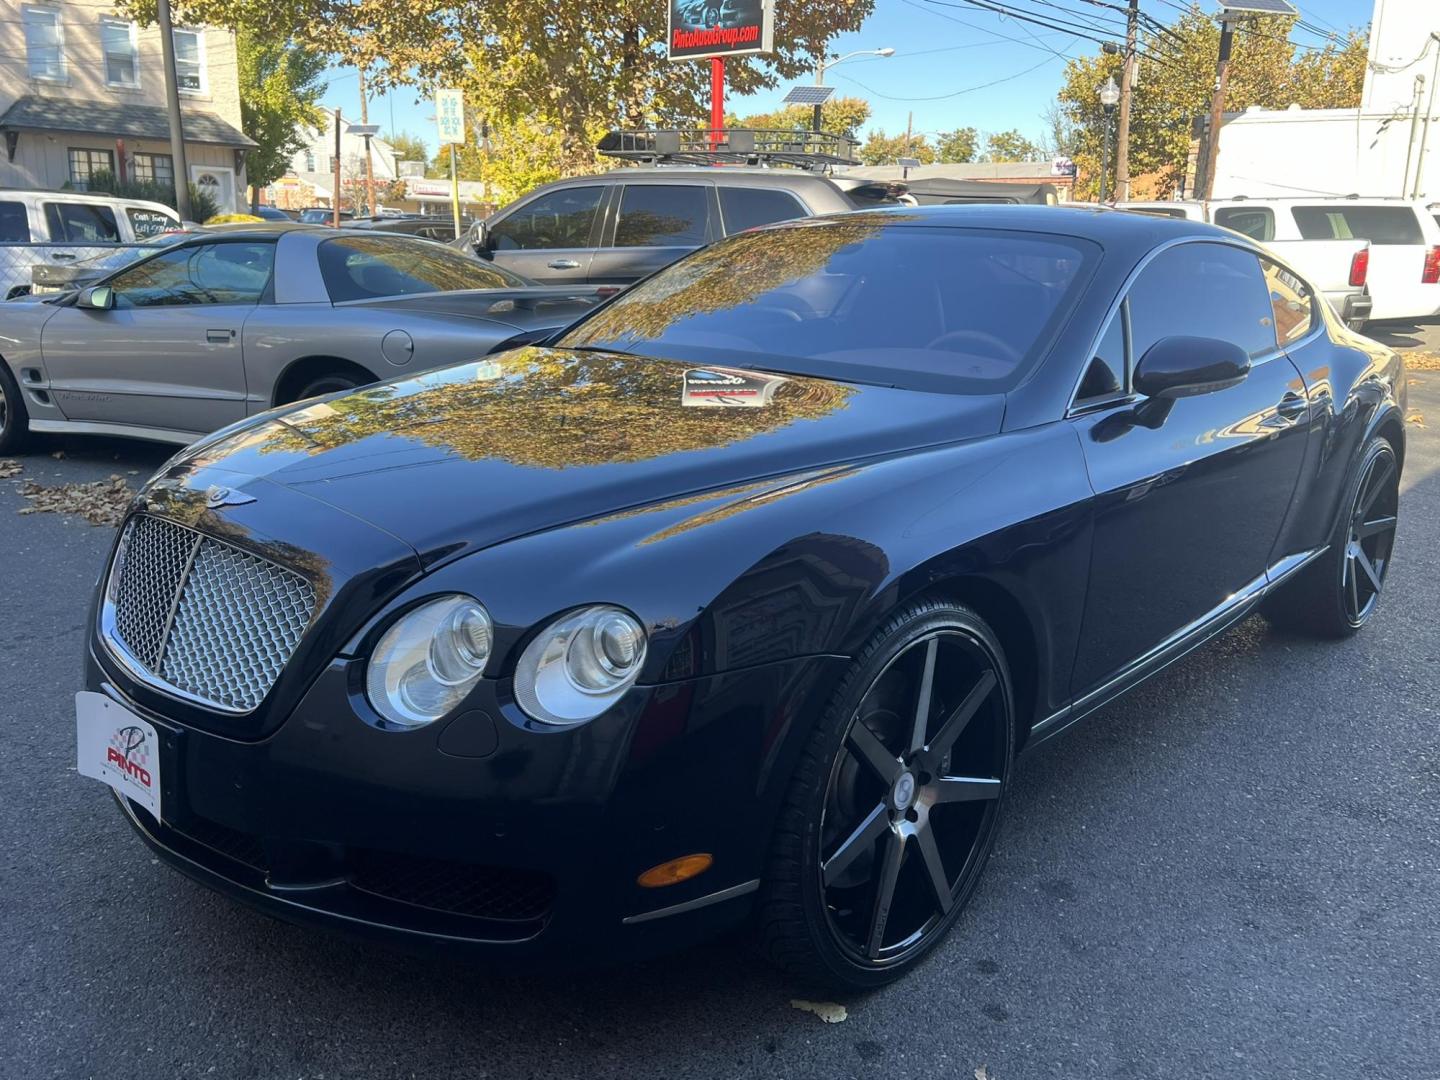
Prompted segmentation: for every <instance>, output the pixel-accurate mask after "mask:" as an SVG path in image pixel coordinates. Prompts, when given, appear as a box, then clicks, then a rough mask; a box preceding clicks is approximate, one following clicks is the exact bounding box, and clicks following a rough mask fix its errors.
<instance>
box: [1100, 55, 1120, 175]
mask: <svg viewBox="0 0 1440 1080" xmlns="http://www.w3.org/2000/svg"><path fill="white" fill-rule="evenodd" d="M1119 102H1120V88H1119V87H1118V86H1116V85H1115V79H1114V77H1113V76H1112V77H1110V78H1108V79H1106V80H1105V85H1104V86H1102V87H1101V88H1100V108H1101V109H1102V110H1103V113H1104V117H1105V120H1104V124H1105V137H1104V140H1103V141H1102V142H1101V146H1100V201H1101V202H1102V203H1103V202H1105V200H1106V196H1107V195H1108V190H1107V186H1106V182H1107V180H1108V179H1109V174H1110V117H1111V115H1112V114H1113V113H1114V112H1115V106H1116V105H1117V104H1119Z"/></svg>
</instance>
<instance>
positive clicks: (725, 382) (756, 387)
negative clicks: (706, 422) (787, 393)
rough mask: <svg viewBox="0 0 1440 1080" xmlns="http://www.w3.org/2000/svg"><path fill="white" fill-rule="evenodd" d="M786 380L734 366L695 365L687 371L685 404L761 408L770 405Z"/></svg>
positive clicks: (682, 398) (683, 399) (682, 400)
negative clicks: (701, 366)
mask: <svg viewBox="0 0 1440 1080" xmlns="http://www.w3.org/2000/svg"><path fill="white" fill-rule="evenodd" d="M785 381H786V380H785V379H782V378H780V377H779V376H778V375H757V374H756V373H755V372H753V371H736V370H734V369H733V368H691V369H690V370H689V371H687V372H685V391H684V394H683V396H682V397H681V401H680V403H681V404H682V405H697V406H720V407H722V408H726V407H728V408H742V409H743V408H752V409H754V408H759V407H760V406H762V405H769V404H770V399H771V398H773V397H774V396H775V391H776V390H777V389H778V388H779V387H780V385H781V384H782V383H784V382H785Z"/></svg>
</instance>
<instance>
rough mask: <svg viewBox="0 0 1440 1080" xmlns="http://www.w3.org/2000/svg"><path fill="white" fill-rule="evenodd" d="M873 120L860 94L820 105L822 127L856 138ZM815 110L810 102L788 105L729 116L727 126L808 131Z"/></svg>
mask: <svg viewBox="0 0 1440 1080" xmlns="http://www.w3.org/2000/svg"><path fill="white" fill-rule="evenodd" d="M869 119H870V103H869V102H868V101H866V100H865V99H864V98H858V97H832V98H831V99H830V100H829V101H827V102H825V104H824V105H822V106H820V127H821V130H823V131H827V132H830V133H831V134H833V135H847V136H849V137H850V138H852V139H853V138H855V137H856V136H857V135H858V134H859V132H860V128H861V126H862V125H863V124H864V123H865V121H866V120H869ZM814 123H815V110H814V108H813V107H812V106H810V105H786V106H785V107H784V108H780V109H776V110H774V111H773V112H766V113H751V114H749V115H748V116H738V117H737V116H726V117H725V126H726V127H740V128H760V129H766V128H768V129H771V130H775V131H809V130H811V128H812V127H814Z"/></svg>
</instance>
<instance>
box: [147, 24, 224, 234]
mask: <svg viewBox="0 0 1440 1080" xmlns="http://www.w3.org/2000/svg"><path fill="white" fill-rule="evenodd" d="M155 21H156V22H158V23H159V24H160V58H161V61H162V62H163V63H164V65H165V110H166V112H168V113H169V114H170V159H171V165H172V171H173V172H174V173H175V210H176V211H177V212H178V213H179V215H180V220H181V221H194V220H195V218H194V213H195V211H194V208H193V207H192V206H191V205H190V169H189V168H188V167H187V166H186V164H185V129H184V127H183V125H182V124H181V120H180V84H179V82H178V81H177V80H176V78H175V32H174V31H173V30H172V29H171V26H170V0H158V3H157V4H156V8H155ZM220 209H221V211H222V212H225V213H228V212H229V211H230V210H231V209H233V207H228V206H222V207H221V208H220Z"/></svg>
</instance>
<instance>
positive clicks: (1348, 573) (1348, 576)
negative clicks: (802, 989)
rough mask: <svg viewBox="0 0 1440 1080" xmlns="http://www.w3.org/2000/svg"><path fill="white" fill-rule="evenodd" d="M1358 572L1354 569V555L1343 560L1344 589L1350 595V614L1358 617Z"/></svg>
mask: <svg viewBox="0 0 1440 1080" xmlns="http://www.w3.org/2000/svg"><path fill="white" fill-rule="evenodd" d="M1359 579H1360V574H1359V572H1358V571H1357V570H1356V569H1355V556H1354V555H1351V556H1350V557H1349V558H1348V559H1346V560H1345V589H1346V591H1347V592H1348V593H1349V596H1350V614H1351V615H1353V616H1355V617H1356V618H1357V619H1358V618H1359V617H1360V580H1359Z"/></svg>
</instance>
